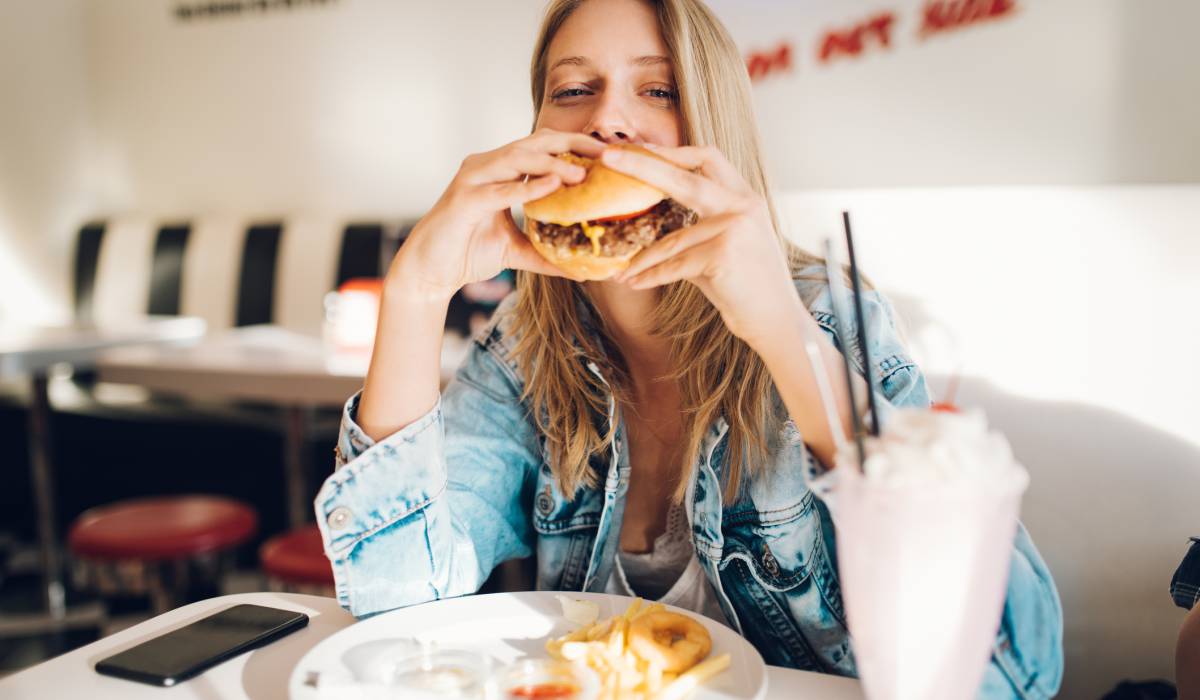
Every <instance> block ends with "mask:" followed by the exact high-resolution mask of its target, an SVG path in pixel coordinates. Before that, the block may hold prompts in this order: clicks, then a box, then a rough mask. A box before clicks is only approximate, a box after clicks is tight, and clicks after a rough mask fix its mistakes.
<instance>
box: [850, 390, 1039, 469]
mask: <svg viewBox="0 0 1200 700" xmlns="http://www.w3.org/2000/svg"><path fill="white" fill-rule="evenodd" d="M846 449H847V450H848V451H849V453H848V454H844V455H842V456H843V457H849V460H848V461H849V464H848V465H847V466H849V467H850V468H853V464H854V462H856V461H857V458H858V455H857V453H856V452H855V451H854V449H855V448H854V445H853V443H850V444H848V445H847V446H846ZM865 449H866V453H867V460H866V464H865V465H864V468H863V473H864V475H865V476H866V478H867V479H868V480H869V481H871V482H874V483H879V484H884V485H888V486H906V485H917V484H935V483H941V484H959V483H962V484H965V483H977V484H989V485H998V484H1008V483H1013V482H1014V480H1023V479H1024V478H1026V472H1025V469H1024V467H1022V466H1021V465H1020V464H1018V463H1017V461H1016V459H1015V458H1014V457H1013V453H1012V449H1011V448H1010V447H1009V444H1008V441H1007V440H1006V439H1005V438H1004V436H1003V435H1001V434H1000V433H998V432H996V431H994V430H992V431H990V430H988V425H987V419H986V418H985V417H984V414H983V411H980V410H977V409H976V410H966V411H962V412H959V413H952V412H942V411H931V410H927V409H915V408H902V409H898V410H896V411H895V412H893V413H892V414H891V415H890V416H889V418H888V421H887V424H886V425H885V426H884V430H883V434H882V435H880V437H878V438H868V439H867V440H866V444H865ZM839 461H842V460H839Z"/></svg>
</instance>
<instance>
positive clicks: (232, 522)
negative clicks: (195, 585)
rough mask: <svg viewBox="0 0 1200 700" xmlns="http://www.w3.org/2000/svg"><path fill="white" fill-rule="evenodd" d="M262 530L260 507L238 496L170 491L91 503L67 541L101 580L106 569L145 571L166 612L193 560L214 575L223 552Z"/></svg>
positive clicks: (147, 583)
mask: <svg viewBox="0 0 1200 700" xmlns="http://www.w3.org/2000/svg"><path fill="white" fill-rule="evenodd" d="M257 531H258V515H257V513H255V511H254V509H253V508H251V507H249V506H247V505H245V504H243V503H240V502H238V501H235V500H233V499H229V498H222V497H219V496H168V497H162V498H144V499H135V500H128V501H120V502H117V503H112V504H109V505H105V506H99V507H97V508H92V509H91V510H89V511H87V512H85V513H84V514H83V515H81V516H79V518H77V519H76V520H75V523H74V524H73V525H72V526H71V531H70V533H69V534H68V536H67V543H68V545H69V547H70V548H71V551H72V552H73V553H74V554H75V555H76V556H77V557H79V558H80V559H83V560H85V561H86V562H88V564H90V565H92V568H93V569H94V570H95V572H96V573H98V574H100V575H99V576H98V578H100V579H101V580H103V579H104V576H103V572H104V571H105V570H106V569H111V570H113V571H115V572H116V575H117V577H118V578H123V579H126V580H128V579H130V578H139V577H138V576H137V574H144V575H145V576H143V577H142V578H144V579H145V580H146V581H145V584H144V587H145V589H146V590H145V592H147V593H149V594H150V597H151V601H152V603H153V605H154V608H155V610H156V611H157V612H164V611H166V610H169V609H171V607H173V606H174V604H175V602H176V600H175V599H176V598H177V597H178V594H180V593H181V592H182V591H183V590H184V589H186V587H187V582H188V579H189V578H190V577H189V573H190V572H189V568H190V566H191V565H193V564H194V565H197V566H199V567H202V568H206V569H208V573H209V574H211V576H213V577H214V578H215V576H216V575H217V574H218V573H219V571H220V568H221V566H220V563H221V562H220V560H221V558H222V556H223V555H227V554H230V553H232V551H233V550H234V549H236V548H237V546H238V545H240V544H242V543H244V542H246V541H247V540H249V539H250V538H251V537H253V536H254V534H255V533H256V532H257ZM131 571H132V572H134V576H132V577H131V576H130V575H129V573H130V572H131ZM109 573H110V576H109V578H110V580H111V577H112V576H111V575H112V572H109ZM122 574H124V575H123V576H122ZM168 578H170V579H171V580H170V581H168V580H167V579H168ZM124 587H130V586H124ZM132 587H133V588H140V587H141V586H132Z"/></svg>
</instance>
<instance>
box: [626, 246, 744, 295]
mask: <svg viewBox="0 0 1200 700" xmlns="http://www.w3.org/2000/svg"><path fill="white" fill-rule="evenodd" d="M721 250H722V246H721V241H720V240H719V239H717V238H710V239H708V240H707V241H705V242H703V243H700V244H698V245H694V246H692V247H691V248H688V249H687V250H685V251H683V252H682V253H680V254H679V255H676V256H674V257H672V258H669V259H667V260H665V261H663V262H661V263H659V264H657V265H655V266H654V267H651V268H649V269H648V270H645V271H643V272H641V273H640V274H637V275H634V276H633V277H629V278H626V280H625V281H626V283H627V284H628V285H629V286H630V287H633V288H634V289H650V288H651V287H660V286H662V285H664V284H670V283H671V282H678V281H680V280H692V281H695V280H696V279H697V278H700V277H704V276H707V275H710V274H712V272H713V269H714V268H713V266H714V264H716V263H717V262H718V258H719V257H720V253H721Z"/></svg>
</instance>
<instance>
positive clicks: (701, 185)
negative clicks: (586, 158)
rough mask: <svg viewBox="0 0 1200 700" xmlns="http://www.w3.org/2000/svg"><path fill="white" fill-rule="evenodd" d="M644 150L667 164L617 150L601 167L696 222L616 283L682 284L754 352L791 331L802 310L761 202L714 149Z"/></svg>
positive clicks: (644, 255) (653, 248)
mask: <svg viewBox="0 0 1200 700" xmlns="http://www.w3.org/2000/svg"><path fill="white" fill-rule="evenodd" d="M649 148H650V150H651V151H653V152H654V153H656V154H658V155H661V156H662V157H663V158H665V159H666V160H667V161H670V162H664V161H662V160H659V159H657V158H653V157H651V156H648V155H645V154H640V153H637V152H636V151H628V150H624V149H616V148H612V149H608V150H606V151H605V152H604V154H603V156H602V157H601V161H602V162H603V163H604V164H605V165H607V166H609V167H611V168H612V169H613V170H619V171H621V172H623V173H626V174H628V175H631V176H633V177H636V178H637V179H639V180H642V181H643V182H646V183H648V184H651V185H653V186H655V187H657V188H659V189H661V190H663V191H664V192H666V193H667V194H668V195H669V196H670V197H671V198H672V199H674V200H675V201H677V202H679V203H680V204H683V205H684V206H686V207H689V208H691V209H692V210H693V211H695V212H696V213H697V214H698V215H699V217H700V220H699V221H698V222H697V223H696V224H695V225H693V226H688V227H686V228H682V229H679V230H678V231H674V232H672V233H669V234H667V235H666V236H663V237H662V238H660V239H659V240H657V241H655V242H654V243H653V244H651V245H650V246H649V247H647V248H646V249H645V250H643V251H642V252H641V253H639V254H638V255H637V256H636V257H635V258H634V259H633V261H632V263H631V264H630V266H629V268H628V269H626V270H625V271H624V272H623V273H621V274H620V275H618V276H617V277H616V278H615V280H616V281H618V282H625V283H627V284H629V285H630V286H632V287H634V288H635V289H646V288H650V287H657V286H660V285H664V284H667V283H669V282H675V281H678V280H687V281H689V282H691V283H693V284H695V285H696V286H697V287H699V288H700V291H702V292H703V293H704V295H705V296H706V297H708V299H709V301H711V302H712V304H713V306H715V307H716V308H717V310H718V311H720V312H721V317H722V319H724V321H725V325H726V326H728V327H729V330H730V331H731V332H732V333H733V334H734V335H736V336H738V337H739V338H741V339H742V340H745V341H746V342H747V343H748V344H749V345H750V346H751V347H755V348H756V349H759V344H760V343H763V342H769V339H770V338H772V337H775V336H778V331H779V330H780V329H781V328H787V327H794V326H796V325H797V321H798V319H799V316H798V314H799V313H800V311H802V310H803V305H802V304H800V301H799V298H798V297H797V296H796V291H795V287H794V286H793V285H792V281H791V274H790V271H789V270H788V265H787V259H786V257H785V255H784V252H783V249H782V248H781V246H780V244H779V241H778V239H777V238H776V235H775V230H774V227H773V226H772V224H771V216H770V213H769V212H768V210H767V203H766V201H765V200H764V199H763V198H762V197H761V196H760V195H759V194H758V193H756V192H755V191H754V190H753V189H751V187H750V185H748V184H747V183H746V181H745V180H744V179H743V178H742V177H741V174H740V173H738V171H737V169H736V168H734V167H733V165H732V164H731V163H730V162H729V161H728V160H727V159H726V158H725V156H724V155H723V154H722V153H721V152H720V151H718V150H717V149H716V148H715V147H712V146H683V147H679V148H669V147H665V146H654V145H649ZM781 324H784V325H781Z"/></svg>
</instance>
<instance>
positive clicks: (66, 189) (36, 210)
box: [0, 0, 94, 321]
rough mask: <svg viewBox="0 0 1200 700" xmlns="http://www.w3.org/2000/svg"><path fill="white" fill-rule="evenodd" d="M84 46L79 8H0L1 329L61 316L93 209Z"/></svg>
mask: <svg viewBox="0 0 1200 700" xmlns="http://www.w3.org/2000/svg"><path fill="white" fill-rule="evenodd" d="M85 37H86V33H85V25H84V11H83V2H82V0H39V2H2V3H0V320H4V319H18V320H26V321H28V320H33V319H45V318H48V317H51V316H53V315H55V314H57V313H59V312H61V311H62V310H63V309H64V308H65V306H66V302H67V298H68V295H69V287H68V284H67V279H68V272H67V269H68V266H69V260H70V251H71V246H72V244H73V241H74V235H73V233H74V230H75V228H76V227H77V226H78V225H79V223H80V222H81V221H82V220H83V219H84V218H85V217H87V216H89V215H90V214H91V212H92V209H93V207H94V200H93V193H92V190H91V188H90V187H89V182H90V177H91V174H92V173H91V163H90V162H89V160H88V154H89V148H88V146H89V140H88V137H89V121H88V117H89V101H88V90H87V88H88V85H87V78H86V53H85V48H86V41H85Z"/></svg>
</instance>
